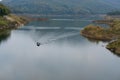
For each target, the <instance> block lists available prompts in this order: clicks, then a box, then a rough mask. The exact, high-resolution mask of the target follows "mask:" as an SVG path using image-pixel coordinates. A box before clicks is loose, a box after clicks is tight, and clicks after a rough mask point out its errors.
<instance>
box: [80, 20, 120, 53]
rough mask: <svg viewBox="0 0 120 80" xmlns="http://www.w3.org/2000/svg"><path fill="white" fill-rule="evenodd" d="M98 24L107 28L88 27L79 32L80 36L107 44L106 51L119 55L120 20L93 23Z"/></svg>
mask: <svg viewBox="0 0 120 80" xmlns="http://www.w3.org/2000/svg"><path fill="white" fill-rule="evenodd" d="M93 22H95V23H98V24H107V25H109V28H103V27H101V26H96V25H88V26H86V27H85V28H84V29H83V30H81V31H80V33H81V35H82V36H84V37H86V38H88V39H93V40H98V41H105V42H108V45H107V46H106V49H108V50H110V51H111V52H113V53H115V54H116V55H117V54H119V55H120V19H111V20H110V19H109V20H107V19H105V20H96V21H93Z"/></svg>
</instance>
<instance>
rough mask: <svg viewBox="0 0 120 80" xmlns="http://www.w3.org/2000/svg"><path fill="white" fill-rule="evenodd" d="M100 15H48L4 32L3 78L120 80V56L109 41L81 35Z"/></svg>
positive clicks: (0, 37) (0, 38)
mask: <svg viewBox="0 0 120 80" xmlns="http://www.w3.org/2000/svg"><path fill="white" fill-rule="evenodd" d="M100 18H101V16H99V17H98V16H81V17H70V16H67V17H65V16H63V17H61V16H60V17H49V20H48V21H41V22H40V21H33V22H30V23H29V24H27V25H25V26H23V27H21V28H19V29H17V30H12V31H9V30H8V31H5V32H1V33H0V80H120V76H119V75H120V69H119V68H120V58H119V57H118V56H117V55H114V54H113V53H111V52H110V51H108V50H107V49H106V48H105V46H106V44H107V43H105V42H94V41H90V40H88V39H86V38H84V37H82V36H81V35H80V30H82V29H83V28H84V27H85V26H86V25H88V24H91V21H92V20H95V19H100ZM37 42H40V44H41V45H40V46H37V45H36V43H37Z"/></svg>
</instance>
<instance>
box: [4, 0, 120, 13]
mask: <svg viewBox="0 0 120 80" xmlns="http://www.w3.org/2000/svg"><path fill="white" fill-rule="evenodd" d="M2 3H4V4H6V5H8V6H9V7H10V8H11V9H12V11H13V12H15V13H30V14H45V15H48V14H53V15H62V14H71V15H72V14H98V13H100V14H102V13H107V12H111V11H116V10H120V6H119V5H120V0H114V1H113V0H3V1H2Z"/></svg>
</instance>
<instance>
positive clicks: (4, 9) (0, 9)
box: [0, 3, 10, 16]
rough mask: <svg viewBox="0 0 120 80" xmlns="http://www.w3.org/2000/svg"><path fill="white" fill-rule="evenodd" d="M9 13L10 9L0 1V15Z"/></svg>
mask: <svg viewBox="0 0 120 80" xmlns="http://www.w3.org/2000/svg"><path fill="white" fill-rule="evenodd" d="M8 14H10V10H9V9H8V8H7V7H6V6H4V5H3V4H1V3H0V16H4V15H8Z"/></svg>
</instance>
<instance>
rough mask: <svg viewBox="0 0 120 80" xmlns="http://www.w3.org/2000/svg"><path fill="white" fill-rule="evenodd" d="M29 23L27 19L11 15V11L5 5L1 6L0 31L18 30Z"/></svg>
mask: <svg viewBox="0 0 120 80" xmlns="http://www.w3.org/2000/svg"><path fill="white" fill-rule="evenodd" d="M27 22H28V19H27V18H24V17H21V16H16V15H14V14H10V10H9V9H8V8H7V7H6V6H4V5H3V4H0V30H3V29H12V28H17V27H18V26H22V25H23V24H26V23H27Z"/></svg>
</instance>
